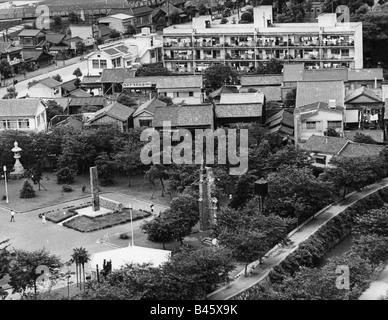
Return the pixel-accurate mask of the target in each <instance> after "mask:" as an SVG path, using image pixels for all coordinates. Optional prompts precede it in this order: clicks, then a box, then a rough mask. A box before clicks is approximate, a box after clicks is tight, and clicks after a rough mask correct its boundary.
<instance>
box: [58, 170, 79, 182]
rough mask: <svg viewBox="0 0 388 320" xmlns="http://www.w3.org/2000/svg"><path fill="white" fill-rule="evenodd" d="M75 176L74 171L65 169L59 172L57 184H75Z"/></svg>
mask: <svg viewBox="0 0 388 320" xmlns="http://www.w3.org/2000/svg"><path fill="white" fill-rule="evenodd" d="M75 174H76V173H75V171H74V170H72V169H70V168H68V167H64V168H62V169H60V170H59V171H58V172H57V183H58V184H70V183H73V182H74V177H75Z"/></svg>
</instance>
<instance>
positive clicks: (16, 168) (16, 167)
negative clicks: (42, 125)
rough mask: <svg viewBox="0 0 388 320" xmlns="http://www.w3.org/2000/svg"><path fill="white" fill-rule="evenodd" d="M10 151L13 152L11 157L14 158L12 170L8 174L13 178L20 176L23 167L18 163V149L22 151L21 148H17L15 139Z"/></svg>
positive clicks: (19, 156)
mask: <svg viewBox="0 0 388 320" xmlns="http://www.w3.org/2000/svg"><path fill="white" fill-rule="evenodd" d="M11 151H12V152H13V153H14V156H13V157H14V158H15V164H14V166H13V171H12V172H11V173H10V175H11V177H12V178H14V179H16V178H21V176H22V174H23V172H24V168H23V166H22V164H21V163H20V160H19V159H20V158H21V155H20V154H19V153H20V151H22V149H21V148H19V146H18V143H17V141H15V143H14V147H13V148H12V150H11Z"/></svg>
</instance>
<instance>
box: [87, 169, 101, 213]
mask: <svg viewBox="0 0 388 320" xmlns="http://www.w3.org/2000/svg"><path fill="white" fill-rule="evenodd" d="M89 170H90V190H91V191H92V205H93V211H98V210H100V196H99V187H98V173H97V167H90V169H89Z"/></svg>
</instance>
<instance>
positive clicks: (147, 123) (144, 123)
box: [139, 120, 152, 127]
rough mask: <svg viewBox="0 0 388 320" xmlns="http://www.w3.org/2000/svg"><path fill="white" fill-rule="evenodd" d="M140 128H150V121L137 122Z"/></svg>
mask: <svg viewBox="0 0 388 320" xmlns="http://www.w3.org/2000/svg"><path fill="white" fill-rule="evenodd" d="M139 125H140V127H152V120H139Z"/></svg>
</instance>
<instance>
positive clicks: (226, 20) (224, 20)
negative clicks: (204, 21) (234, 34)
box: [220, 18, 229, 24]
mask: <svg viewBox="0 0 388 320" xmlns="http://www.w3.org/2000/svg"><path fill="white" fill-rule="evenodd" d="M228 21H229V20H228V19H226V18H222V19H221V22H220V24H227V23H228Z"/></svg>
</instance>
